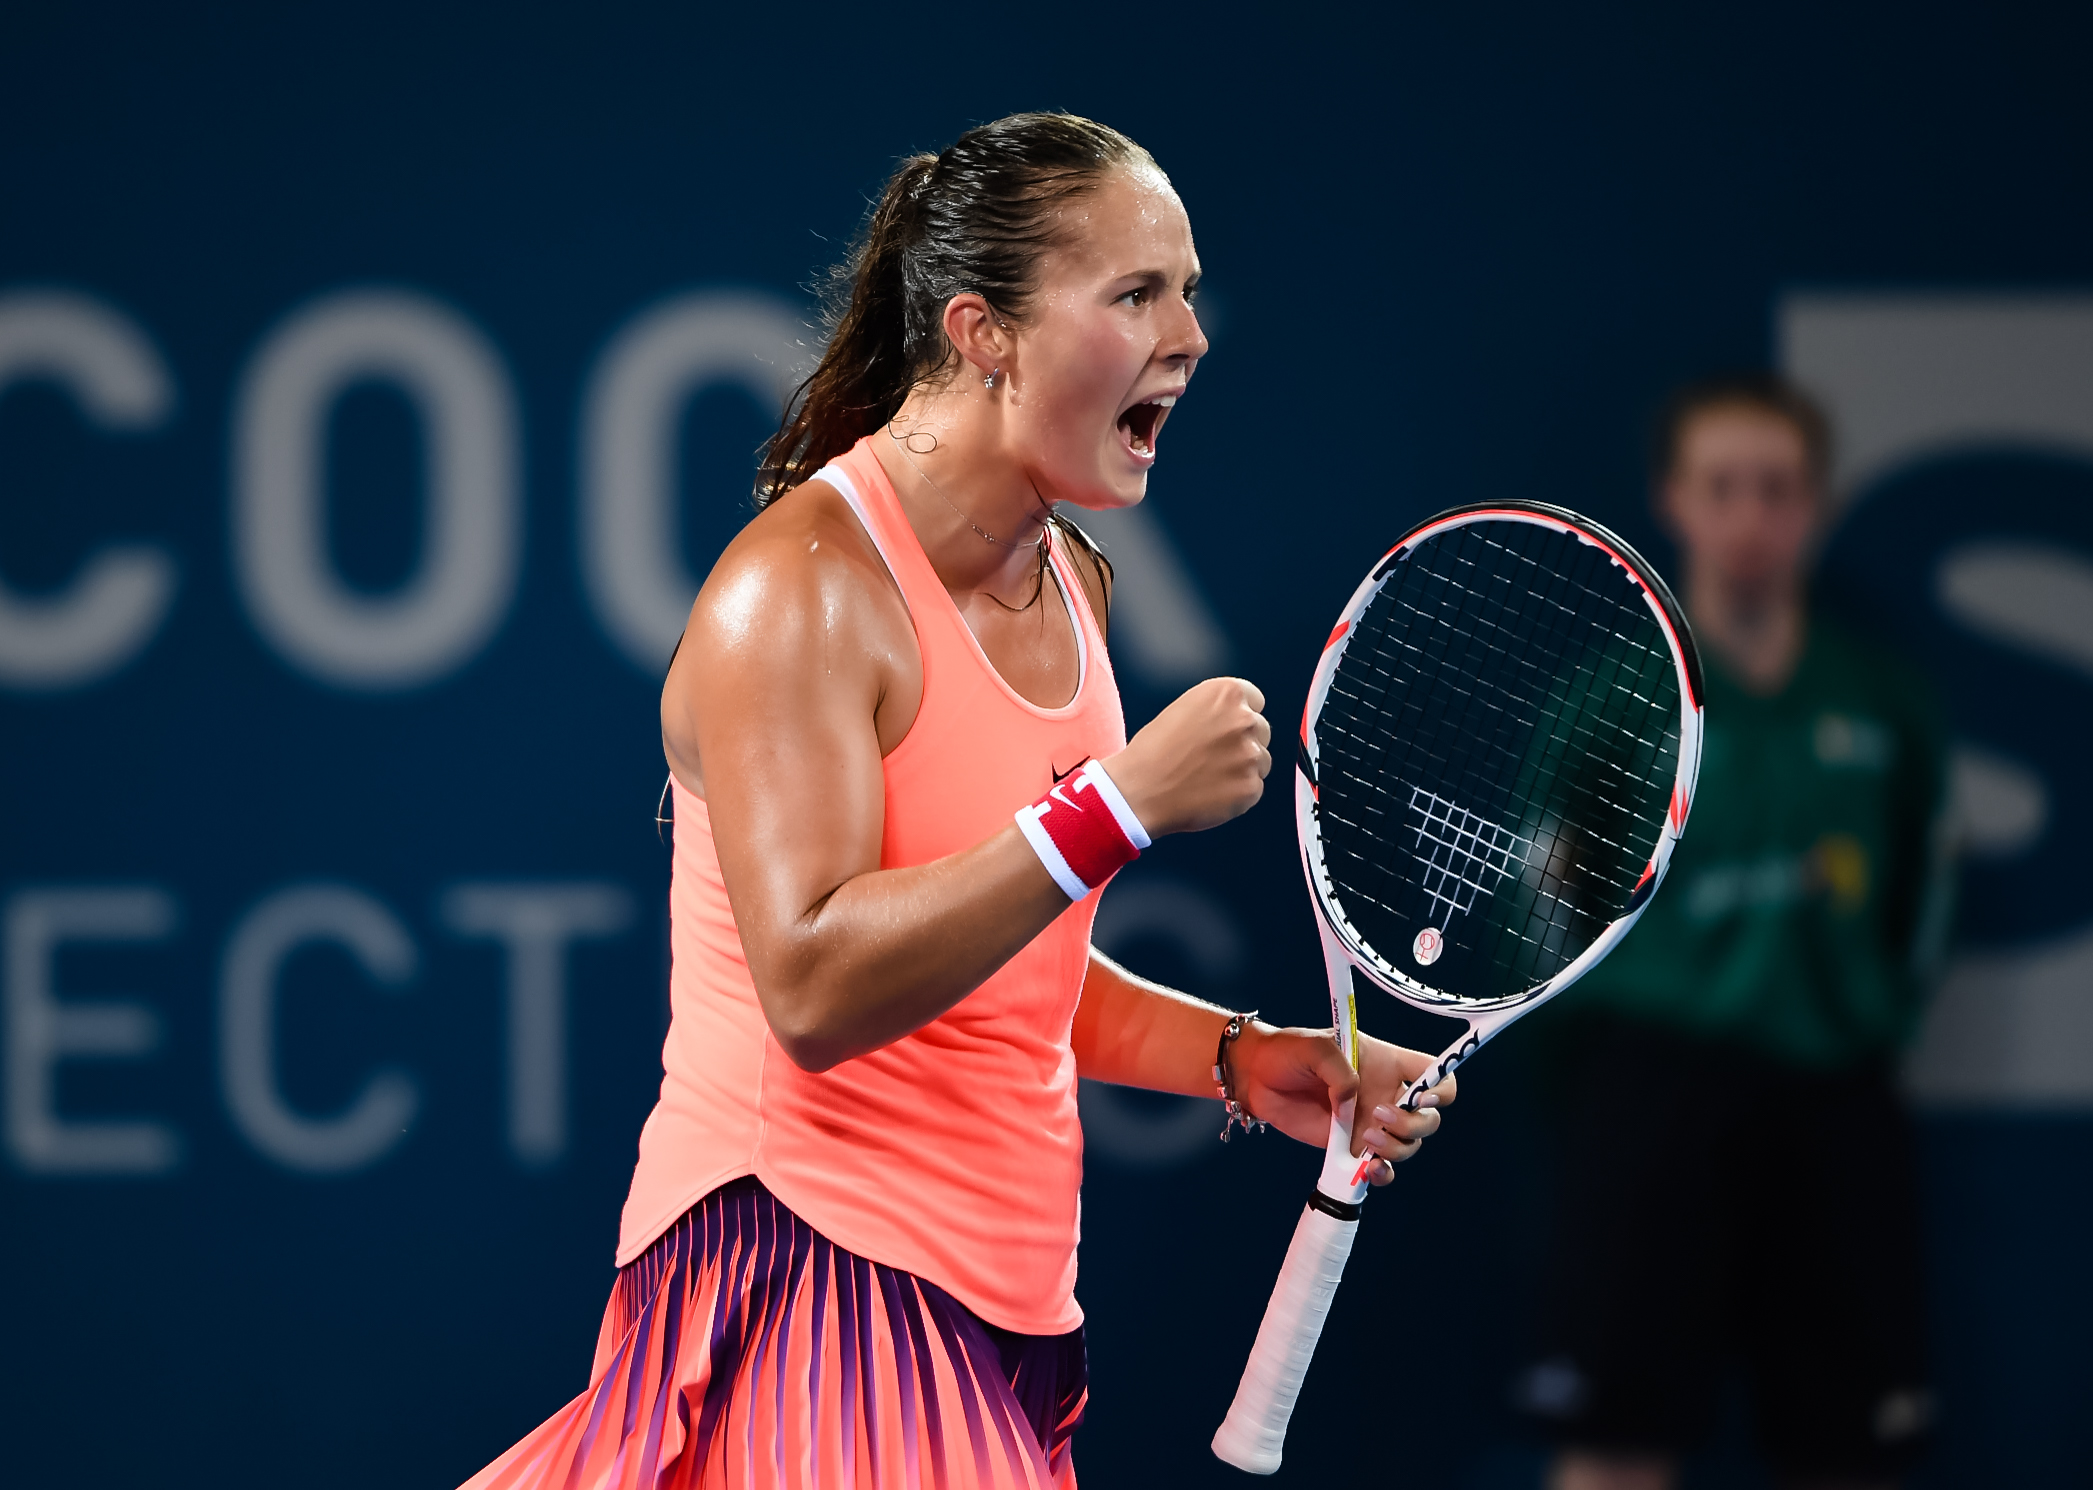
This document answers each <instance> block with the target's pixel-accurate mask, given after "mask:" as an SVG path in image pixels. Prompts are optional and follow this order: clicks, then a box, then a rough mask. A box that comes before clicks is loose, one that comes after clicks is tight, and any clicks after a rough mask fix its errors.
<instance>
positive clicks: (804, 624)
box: [678, 481, 908, 664]
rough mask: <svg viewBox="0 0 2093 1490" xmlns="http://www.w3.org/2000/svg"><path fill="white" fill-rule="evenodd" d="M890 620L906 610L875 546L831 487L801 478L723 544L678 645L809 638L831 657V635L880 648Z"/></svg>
mask: <svg viewBox="0 0 2093 1490" xmlns="http://www.w3.org/2000/svg"><path fill="white" fill-rule="evenodd" d="M897 624H898V625H899V626H900V627H901V628H902V629H903V630H904V631H906V630H907V628H908V612H907V609H906V607H905V606H904V605H903V604H902V600H901V594H900V592H899V591H898V590H897V589H896V588H895V586H894V581H893V579H892V578H891V577H890V576H889V575H888V573H887V569H886V565H885V563H884V562H883V561H882V560H881V558H880V556H879V550H878V549H876V548H874V547H873V545H872V541H871V539H870V538H869V537H868V536H867V535H866V533H865V530H864V528H863V527H862V526H860V525H859V523H858V520H857V517H856V515H855V514H853V513H852V512H851V510H850V506H849V504H848V503H846V502H845V501H844V500H843V498H842V496H841V495H840V494H839V493H838V492H837V491H836V490H835V488H833V487H831V486H829V485H828V484H827V483H826V482H822V481H809V482H807V483H805V484H804V485H802V486H799V487H796V488H794V489H793V490H792V491H790V492H787V493H786V494H785V495H784V496H782V497H780V498H779V499H778V500H777V501H775V502H773V503H771V504H770V506H768V507H766V508H765V509H764V510H763V511H762V512H760V513H758V514H757V515H756V518H755V520H754V521H752V522H751V523H749V525H748V526H747V527H745V528H743V529H742V530H741V532H740V534H739V535H737V536H736V537H735V539H734V541H733V542H732V543H730V544H728V545H727V550H726V552H725V553H723V554H721V555H720V558H719V562H718V563H717V564H715V565H713V567H712V572H711V574H710V575H708V576H707V577H706V580H705V584H704V587H703V588H702V589H701V590H700V591H699V592H698V598H697V602H696V604H695V605H693V606H692V608H691V618H690V630H689V632H688V634H687V645H691V646H694V647H695V648H696V650H697V651H698V652H699V654H700V655H705V654H709V655H711V656H715V657H719V656H728V655H732V654H734V653H737V652H739V651H742V650H744V649H747V648H752V647H753V648H756V649H759V650H761V651H763V652H765V653H769V654H772V655H775V654H776V653H777V652H778V650H779V649H781V648H782V649H784V650H785V651H786V652H788V653H789V652H790V651H792V650H794V649H796V648H797V647H799V646H803V645H806V644H808V643H819V644H820V645H822V647H823V650H824V652H825V653H826V654H827V655H828V657H829V660H830V662H831V664H833V663H835V662H838V661H841V660H843V657H842V655H839V654H838V653H837V652H836V651H834V650H832V648H833V646H834V644H835V643H838V642H842V643H846V644H848V643H850V642H852V641H853V640H857V641H861V642H864V643H869V644H870V645H869V647H866V648H863V649H860V648H858V647H854V646H850V645H845V646H844V648H843V653H850V652H856V651H860V650H862V651H863V652H864V654H865V655H868V656H871V655H877V654H880V653H883V652H884V651H885V650H887V648H886V647H885V646H884V645H883V643H885V642H887V641H889V640H890V638H889V637H888V636H887V635H886V633H888V632H891V631H892V630H893V628H894V627H895V626H896V625H897ZM678 660H679V661H680V660H681V659H680V658H679V659H678Z"/></svg>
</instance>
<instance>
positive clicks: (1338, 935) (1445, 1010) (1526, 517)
mask: <svg viewBox="0 0 2093 1490" xmlns="http://www.w3.org/2000/svg"><path fill="white" fill-rule="evenodd" d="M1485 520H1489V521H1514V522H1529V523H1533V524H1535V525H1536V526H1539V527H1544V528H1549V529H1553V530H1554V531H1557V532H1561V533H1567V534H1569V535H1570V536H1572V537H1574V538H1575V539H1576V540H1577V541H1578V542H1580V543H1583V544H1586V545H1589V546H1591V547H1593V548H1597V549H1599V550H1600V551H1601V552H1602V553H1604V554H1605V555H1606V556H1607V558H1608V559H1610V560H1611V561H1612V562H1613V564H1614V565H1615V566H1616V567H1618V568H1620V569H1621V570H1623V571H1625V573H1626V576H1627V577H1628V579H1629V580H1631V581H1632V582H1634V583H1635V584H1636V586H1637V587H1638V588H1639V589H1640V590H1641V592H1642V596H1643V600H1644V602H1645V603H1646V604H1647V605H1648V606H1649V608H1650V610H1651V611H1652V613H1653V614H1654V615H1655V616H1656V618H1657V622H1658V625H1659V626H1661V627H1662V628H1663V630H1664V633H1665V637H1666V639H1667V640H1668V641H1669V642H1670V644H1671V654H1672V660H1673V664H1674V666H1675V667H1676V669H1677V672H1678V679H1679V699H1680V710H1679V751H1678V764H1677V768H1676V771H1675V774H1674V778H1673V784H1672V796H1671V802H1670V804H1669V806H1668V808H1667V810H1666V813H1665V820H1664V824H1663V826H1662V827H1661V828H1660V830H1659V832H1658V836H1657V843H1656V846H1655V848H1654V849H1653V850H1652V851H1651V854H1650V859H1649V863H1648V864H1647V865H1646V867H1645V868H1644V870H1643V873H1642V877H1641V879H1640V880H1639V881H1638V882H1637V884H1636V887H1635V889H1634V891H1633V893H1632V894H1631V896H1630V899H1629V902H1628V905H1627V908H1626V909H1625V910H1623V911H1622V913H1621V914H1620V915H1619V916H1618V917H1616V918H1615V919H1614V920H1613V921H1612V922H1610V923H1608V925H1607V926H1606V927H1605V929H1604V930H1603V931H1601V932H1600V934H1599V935H1598V936H1597V937H1595V938H1594V939H1593V941H1592V944H1591V945H1590V946H1589V947H1587V948H1585V950H1584V952H1583V953H1582V954H1581V955H1579V956H1578V957H1577V958H1575V959H1574V960H1573V961H1571V962H1570V963H1569V964H1567V965H1566V966H1564V967H1563V968H1561V969H1559V970H1558V971H1557V972H1556V973H1554V974H1553V975H1552V976H1551V977H1549V978H1547V979H1545V980H1543V981H1542V982H1541V983H1538V984H1536V985H1534V986H1533V987H1532V988H1529V989H1526V990H1524V991H1523V992H1519V993H1514V994H1508V995H1505V996H1503V997H1500V998H1495V999H1488V1000H1476V999H1462V998H1459V997H1456V996H1455V995H1452V994H1448V993H1446V992H1444V991H1443V990H1440V989H1437V988H1434V987H1432V986H1431V985H1429V984H1427V983H1424V982H1422V981H1420V980H1418V979H1417V978H1414V977H1412V976H1410V975H1409V974H1407V973H1405V972H1404V971H1403V970H1402V969H1400V968H1397V967H1395V966H1394V965H1393V964H1392V963H1389V962H1388V961H1387V960H1386V959H1384V958H1381V957H1379V956H1377V955H1375V954H1373V953H1372V951H1371V949H1370V948H1368V946H1367V943H1366V940H1365V938H1364V937H1363V936H1361V935H1360V934H1359V932H1358V930H1357V929H1356V928H1355V927H1353V926H1352V925H1351V923H1350V921H1349V920H1348V919H1347V918H1346V916H1345V915H1344V911H1343V908H1342V906H1341V905H1340V904H1339V903H1338V902H1337V899H1336V890H1335V887H1334V885H1333V884H1332V883H1331V879H1330V874H1329V870H1328V868H1327V867H1326V865H1325V864H1324V862H1323V852H1322V830H1321V820H1320V806H1319V801H1318V795H1317V778H1318V765H1319V758H1320V751H1319V750H1318V748H1317V744H1316V732H1315V724H1316V720H1317V719H1318V717H1319V716H1320V715H1321V713H1322V708H1323V701H1324V700H1325V699H1326V698H1327V697H1328V696H1329V692H1330V684H1331V681H1332V679H1334V678H1335V677H1336V675H1337V668H1338V664H1339V663H1340V662H1341V661H1342V660H1343V658H1344V653H1345V649H1346V647H1347V646H1348V645H1349V644H1350V641H1351V637H1352V634H1353V629H1354V627H1355V626H1356V624H1357V622H1358V620H1359V617H1360V616H1361V615H1362V614H1364V613H1365V611H1366V608H1367V606H1368V605H1370V604H1371V603H1372V602H1373V599H1374V597H1375V596H1376V595H1378V594H1379V593H1380V592H1381V589H1382V587H1383V586H1384V585H1386V584H1387V583H1388V581H1389V579H1390V578H1391V577H1392V576H1393V575H1394V573H1395V571H1396V566H1397V565H1398V564H1400V563H1401V562H1402V561H1403V560H1404V559H1405V558H1406V557H1407V556H1408V554H1409V553H1410V552H1411V551H1412V550H1414V549H1415V548H1416V547H1417V546H1418V545H1419V544H1421V543H1424V542H1426V541H1428V540H1430V539H1433V538H1436V537H1439V536H1440V535H1442V534H1444V533H1447V532H1449V531H1451V530H1453V529H1455V528H1459V527H1463V526H1467V525H1469V524H1472V523H1476V522H1481V521H1485ZM1705 697H1706V687H1705V682H1704V679H1703V676H1702V672H1701V661H1700V653H1699V651H1698V649H1697V648H1696V647H1695V645H1694V641H1693V633H1692V630H1691V629H1690V628H1689V627H1688V626H1687V624H1686V615H1685V612H1684V611H1683V610H1682V609H1681V608H1680V606H1679V602H1678V599H1677V597H1675V596H1674V595H1673V594H1672V592H1671V590H1670V588H1669V587H1668V586H1667V585H1666V584H1665V583H1664V581H1663V579H1662V578H1660V577H1659V576H1658V574H1657V572H1656V571H1655V570H1654V569H1652V568H1651V567H1650V566H1649V564H1648V563H1647V562H1646V561H1645V560H1644V559H1643V558H1642V556H1641V555H1640V554H1638V553H1636V551H1635V550H1634V549H1633V548H1631V547H1630V546H1629V545H1628V544H1627V543H1626V542H1625V541H1623V540H1622V539H1621V538H1620V537H1619V536H1617V535H1616V534H1614V533H1612V532H1610V531H1609V530H1607V529H1606V528H1603V527H1601V526H1600V525H1599V524H1597V523H1594V522H1592V521H1591V520H1590V519H1588V518H1585V517H1583V516H1580V515H1579V514H1577V513H1574V512H1571V511H1569V510H1568V509H1567V508H1563V507H1555V506H1551V505H1549V504H1547V503H1542V502H1479V503H1475V504H1472V505H1470V506H1465V507H1455V508H1450V509H1449V510H1447V511H1445V512H1441V513H1439V514H1437V515H1436V516H1434V517H1432V518H1430V519H1428V520H1426V521H1425V522H1423V523H1420V524H1419V525H1418V526H1417V527H1415V528H1413V529H1411V530H1410V532H1408V533H1407V534H1405V535H1404V536H1403V538H1402V539H1401V540H1400V541H1399V542H1397V543H1396V545H1395V546H1394V547H1393V548H1391V549H1389V550H1388V552H1387V553H1385V554H1383V555H1382V556H1381V559H1380V562H1379V563H1377V564H1375V565H1374V567H1373V569H1372V570H1371V571H1370V572H1369V573H1368V574H1367V576H1366V578H1365V579H1363V580H1361V581H1360V582H1359V586H1358V588H1357V589H1355V590H1354V591H1353V592H1352V598H1351V599H1350V600H1349V601H1348V602H1347V603H1346V605H1345V608H1344V611H1343V613H1342V614H1341V615H1340V616H1339V617H1338V621H1337V625H1336V626H1335V627H1333V628H1332V629H1331V632H1330V636H1329V639H1328V640H1327V641H1326V642H1324V643H1323V651H1322V656H1321V658H1320V659H1319V660H1318V662H1317V664H1316V670H1315V676H1314V679H1313V680H1312V681H1311V683H1310V685H1309V690H1308V699H1307V702H1306V704H1305V705H1304V706H1303V708H1302V711H1301V733H1300V735H1299V737H1298V739H1297V742H1296V743H1297V746H1298V752H1299V753H1298V757H1297V760H1296V764H1295V767H1294V820H1295V827H1296V830H1297V833H1296V836H1297V839H1298V842H1299V845H1300V851H1301V869H1302V873H1303V874H1304V875H1305V876H1306V877H1307V880H1308V888H1309V898H1310V899H1311V900H1312V901H1313V902H1314V903H1315V911H1316V931H1317V933H1318V935H1319V937H1320V940H1321V942H1322V949H1323V968H1324V971H1325V973H1326V975H1327V976H1328V979H1329V986H1330V1022H1331V1026H1332V1028H1333V1029H1334V1030H1335V1031H1336V1034H1337V1038H1338V1041H1339V1043H1340V1044H1341V1045H1342V1046H1343V1049H1344V1053H1345V1058H1346V1059H1347V1060H1349V1061H1350V1062H1351V1063H1352V1069H1353V1070H1355V1071H1356V1070H1357V1069H1358V1068H1359V1021H1358V1004H1357V997H1356V993H1355V988H1354V984H1353V982H1352V969H1354V968H1357V969H1358V970H1359V971H1360V973H1362V974H1363V975H1364V976H1365V977H1366V979H1367V981H1368V982H1370V983H1372V984H1373V985H1374V986H1375V987H1377V988H1380V989H1381V990H1383V991H1384V992H1386V993H1389V994H1392V995H1394V996H1395V997H1396V998H1398V999H1401V1000H1402V1001H1403V1002H1404V1003H1406V1004H1409V1005H1411V1006H1412V1007H1413V1008H1418V1009H1423V1010H1425V1011H1426V1012H1427V1013H1431V1014H1437V1015H1440V1016H1442V1017H1450V1018H1455V1019H1460V1020H1462V1021H1464V1022H1465V1023H1466V1025H1467V1029H1466V1030H1465V1032H1464V1033H1463V1034H1462V1035H1461V1036H1460V1038H1458V1039H1456V1040H1455V1041H1454V1042H1453V1043H1452V1044H1451V1045H1449V1046H1447V1047H1446V1049H1445V1050H1444V1051H1442V1052H1441V1053H1440V1055H1439V1057H1438V1059H1436V1060H1435V1061H1433V1062H1432V1064H1431V1065H1430V1066H1428V1067H1426V1069H1425V1070H1424V1071H1423V1073H1422V1074H1420V1075H1419V1076H1418V1077H1417V1078H1416V1079H1415V1080H1414V1081H1411V1082H1410V1083H1409V1084H1408V1085H1407V1086H1405V1087H1404V1089H1403V1094H1402V1097H1401V1099H1400V1102H1401V1105H1402V1106H1403V1107H1405V1108H1408V1109H1410V1110H1412V1111H1415V1110H1416V1107H1417V1099H1418V1098H1419V1097H1421V1096H1423V1095H1424V1094H1425V1093H1426V1092H1427V1091H1429V1090H1430V1089H1431V1088H1432V1087H1435V1086H1437V1085H1438V1084H1439V1083H1440V1082H1442V1081H1444V1080H1445V1079H1446V1078H1447V1077H1448V1076H1451V1075H1452V1074H1453V1073H1454V1071H1455V1070H1456V1069H1458V1068H1459V1067H1460V1066H1461V1065H1463V1064H1464V1063H1465V1062H1467V1061H1468V1060H1469V1059H1470V1058H1471V1057H1473V1056H1474V1054H1475V1053H1476V1052H1477V1051H1478V1050H1480V1049H1482V1047H1483V1046H1484V1045H1485V1044H1487V1043H1488V1042H1489V1041H1490V1039H1491V1038H1492V1037H1494V1036H1495V1035H1497V1034H1498V1033H1500V1032H1501V1031H1502V1030H1503V1029H1504V1028H1505V1027H1506V1026H1507V1025H1509V1024H1511V1023H1512V1022H1513V1021H1514V1020H1516V1019H1518V1018H1519V1017H1520V1016H1522V1015H1524V1014H1526V1013H1528V1012H1530V1011H1531V1010H1534V1009H1537V1008H1539V1007H1540V1006H1541V1005H1542V1004H1544V1003H1546V1002H1547V1001H1548V1000H1549V999H1551V998H1553V997H1555V996H1556V995H1557V994H1559V993H1561V992H1562V991H1563V990H1564V989H1566V988H1568V987H1569V986H1570V985H1571V984H1573V983H1575V982H1576V981H1577V980H1578V979H1579V978H1581V977H1583V976H1584V975H1585V973H1587V972H1589V971H1590V970H1591V969H1592V968H1593V967H1594V966H1595V965H1596V964H1597V963H1598V962H1599V961H1600V960H1601V959H1603V958H1604V957H1605V956H1606V954H1607V953H1609V952H1611V951H1612V950H1613V949H1614V947H1615V946H1617V945H1619V943H1620V940H1621V938H1622V937H1624V936H1626V935H1627V934H1628V932H1629V931H1630V930H1631V929H1632V928H1633V927H1634V925H1635V923H1636V921H1637V920H1639V919H1640V918H1641V916H1642V913H1643V910H1644V908H1645V907H1646V906H1648V905H1649V903H1650V897H1651V896H1652V895H1654V894H1655V893H1656V890H1657V887H1658V885H1660V884H1661V883H1663V880H1664V875H1665V871H1666V870H1667V869H1668V868H1669V867H1670V865H1671V857H1672V851H1673V849H1674V848H1675V847H1676V846H1677V844H1678V841H1679V835H1680V834H1681V833H1682V832H1684V831H1685V828H1686V819H1687V816H1688V815H1689V813H1690V812H1691V811H1692V808H1693V792H1694V786H1695V784H1696V782H1697V781H1698V779H1699V776H1700V758H1701V738H1702V720H1701V711H1702V706H1703V700H1704V699H1705ZM1353 1106H1354V1104H1353V1103H1351V1102H1346V1103H1345V1104H1343V1106H1342V1107H1341V1108H1340V1109H1339V1110H1338V1111H1336V1112H1334V1113H1332V1114H1331V1118H1330V1138H1329V1142H1328V1143H1327V1145H1326V1146H1325V1148H1324V1150H1323V1167H1322V1172H1321V1174H1320V1175H1319V1176H1318V1177H1317V1180H1316V1187H1315V1190H1314V1191H1313V1192H1312V1193H1311V1194H1310V1196H1309V1200H1308V1204H1307V1206H1306V1207H1305V1208H1304V1209H1303V1211H1302V1213H1301V1219H1300V1222H1299V1223H1298V1224H1297V1225H1296V1227H1295V1231H1294V1238H1293V1241H1292V1243H1291V1244H1290V1245H1289V1247H1288V1249H1287V1256H1286V1261H1285V1263H1284V1264H1283V1265H1282V1266H1281V1268H1280V1277H1279V1282H1278V1285H1277V1286H1276V1287H1275V1289H1274V1291H1273V1294H1272V1300H1271V1302H1270V1304H1268V1305H1267V1306H1266V1310H1265V1316H1264V1320H1263V1322H1262V1323H1261V1324H1260V1326H1259V1328H1258V1332H1257V1340H1256V1343H1255V1344H1254V1345H1252V1347H1251V1351H1250V1359H1249V1361H1248V1362H1247V1363H1246V1364H1245V1366H1244V1368H1243V1379H1242V1382H1241V1384H1240V1385H1239V1386H1238V1387H1237V1389H1236V1396H1235V1401H1234V1402H1233V1403H1232V1404H1231V1405H1230V1407H1229V1411H1228V1416H1227V1418H1226V1419H1225V1420H1224V1421H1223V1422H1222V1424H1221V1427H1220V1429H1219V1430H1218V1431H1217V1432H1216V1433H1215V1434H1214V1441H1213V1449H1214V1453H1215V1454H1216V1455H1217V1456H1219V1457H1220V1458H1221V1459H1223V1460H1225V1461H1226V1462H1228V1463H1230V1464H1233V1465H1235V1466H1237V1467H1238V1468H1240V1469H1245V1470H1248V1471H1250V1472H1251V1473H1253V1474H1271V1473H1272V1472H1273V1471H1275V1470H1276V1469H1278V1468H1279V1464H1280V1458H1281V1453H1282V1450H1283V1449H1284V1446H1285V1439H1286V1425H1287V1421H1288V1419H1289V1418H1291V1416H1292V1414H1293V1407H1294V1402H1295V1401H1296V1399H1297V1398H1298V1396H1299V1394H1300V1389H1301V1384H1302V1381H1303V1380H1304V1379H1305V1377H1306V1374H1307V1369H1308V1362H1309V1360H1310V1359H1311V1358H1312V1356H1313V1355H1314V1352H1315V1346H1316V1343H1317V1341H1318V1340H1319V1338H1320V1337H1321V1335H1322V1329H1323V1323H1324V1320H1325V1319H1326V1318H1327V1317H1328V1314H1329V1310H1330V1305H1331V1302H1332V1300H1333V1299H1334V1297H1335V1295H1336V1292H1337V1284H1338V1281H1339V1279H1340V1278H1341V1277H1342V1275H1343V1271H1344V1264H1345V1260H1346V1259H1347V1258H1348V1257H1349V1255H1350V1253H1351V1250H1352V1241H1353V1238H1354V1237H1355V1235H1356V1234H1357V1232H1358V1228H1359V1215H1360V1209H1361V1203H1362V1202H1363V1201H1364V1200H1365V1198H1366V1192H1367V1189H1368V1181H1367V1173H1368V1171H1369V1170H1370V1169H1371V1167H1372V1164H1373V1156H1372V1155H1367V1156H1365V1157H1363V1158H1355V1157H1354V1156H1353V1154H1352V1131H1353V1125H1354V1117H1355V1114H1354V1111H1353Z"/></svg>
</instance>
